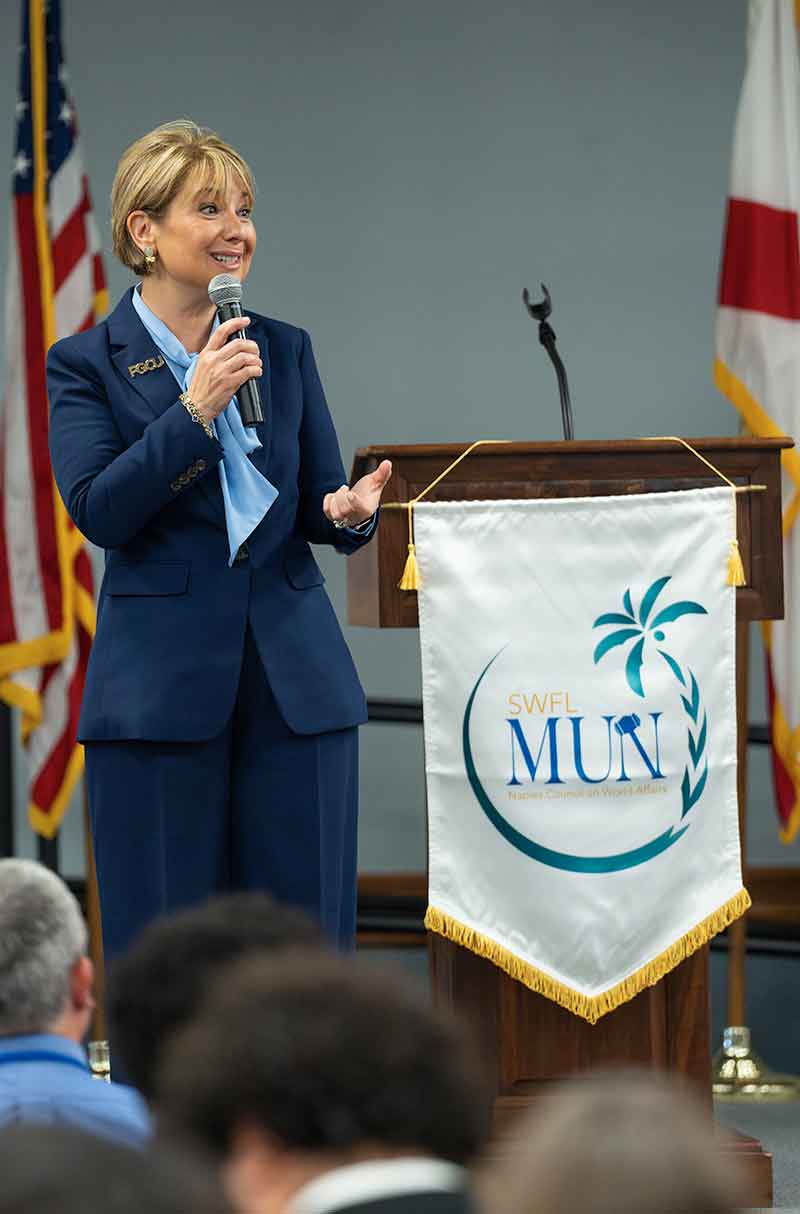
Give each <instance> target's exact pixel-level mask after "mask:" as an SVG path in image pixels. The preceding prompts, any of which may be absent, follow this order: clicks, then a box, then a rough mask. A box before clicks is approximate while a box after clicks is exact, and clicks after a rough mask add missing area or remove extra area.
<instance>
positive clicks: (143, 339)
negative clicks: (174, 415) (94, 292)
mask: <svg viewBox="0 0 800 1214" xmlns="http://www.w3.org/2000/svg"><path fill="white" fill-rule="evenodd" d="M132 294H133V288H132V289H131V290H130V291H128V292H127V293H126V294H125V295H124V296H123V297H122V299H121V300H120V301H119V303H118V304H117V306H116V308H115V309H114V311H113V312H112V313H111V316H109V318H108V335H109V340H110V342H111V347H112V350H111V360H112V362H113V363H114V366H115V367H116V368H117V371H118V372H119V374H120V377H121V379H123V380H124V382H125V383H126V384H127V385H128V386H129V387H130V388H132V389H133V391H134V392H135V393H136V394H137V396H138V397H139V398H140V400H142V401H143V402H144V404H145V405H146V406H147V410H148V412H149V414H150V415H151V417H160V416H161V414H162V413H163V412H164V410H165V409H168V408H169V406H170V405H172V404H174V403H175V401H176V400H177V399H178V397H179V396H180V394H181V389H180V388H179V386H178V384H177V382H176V380H175V376H174V375H173V374H172V372H171V371H170V369H169V367H168V366H167V363H166V362H165V360H164V356H163V355H162V353H161V351H160V350H159V349H158V346H157V345H156V343H155V342H154V341H153V339H152V337H151V336H150V334H149V333H148V332H147V329H145V327H144V325H143V324H142V322H141V321H140V320H139V317H138V316H137V315H136V310H135V308H134V306H133V304H132V302H131V295H132Z"/></svg>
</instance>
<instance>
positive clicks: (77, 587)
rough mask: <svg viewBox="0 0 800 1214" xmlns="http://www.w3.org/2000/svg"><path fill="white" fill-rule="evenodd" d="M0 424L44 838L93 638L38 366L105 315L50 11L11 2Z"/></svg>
mask: <svg viewBox="0 0 800 1214" xmlns="http://www.w3.org/2000/svg"><path fill="white" fill-rule="evenodd" d="M19 58H20V62H19V90H18V95H17V104H16V141H15V152H14V163H13V170H12V208H11V235H10V240H9V249H10V257H9V267H8V274H7V282H6V356H7V372H6V385H5V400H4V404H3V412H2V418H1V419H0V697H2V699H3V700H5V702H6V703H7V704H11V705H16V706H18V707H19V708H21V710H22V737H23V741H24V743H25V746H26V750H27V754H28V763H29V774H30V788H29V797H28V800H29V816H30V820H31V824H32V826H33V827H34V829H35V830H36V831H38V832H39V834H41V835H44V836H46V837H47V838H52V837H53V836H54V835H55V833H56V831H57V829H58V825H59V822H60V821H61V818H62V816H63V814H64V811H65V810H66V808H67V805H68V804H69V800H70V796H71V793H72V791H73V788H74V787H75V784H76V782H77V781H78V779H79V778H80V776H81V773H82V771H83V749H82V747H81V746H79V745H78V744H77V743H76V741H75V732H76V726H77V721H78V713H79V709H80V702H81V696H82V693H83V684H84V675H85V671H86V662H87V659H88V655H89V648H90V645H91V638H92V636H93V635H94V626H95V608H94V596H93V587H92V570H91V565H90V561H89V556H88V553H87V552H86V549H85V546H84V539H83V536H82V535H81V534H80V533H79V532H78V531H77V530H76V529H75V527H74V526H73V525H72V522H71V521H70V519H69V517H68V516H67V513H66V510H65V509H64V506H63V504H62V502H61V498H60V497H59V494H58V490H57V489H56V486H55V482H54V480H53V474H52V471H51V468H50V460H49V456H48V447H47V416H48V407H47V391H46V386H45V356H46V353H47V350H48V347H49V346H50V345H51V344H52V342H54V341H56V340H57V339H58V338H61V337H65V336H67V335H68V334H70V333H75V332H78V331H79V330H81V329H86V328H88V327H89V326H91V325H92V324H94V323H95V321H96V320H97V319H98V317H99V316H100V315H101V314H102V312H104V311H105V310H106V309H107V293H106V290H105V278H104V274H103V267H102V263H101V258H100V252H99V242H98V238H97V233H96V229H95V225H94V221H93V218H92V211H91V203H90V200H89V186H88V181H87V178H86V174H85V172H84V168H83V161H82V157H81V152H80V145H79V142H78V131H77V126H76V122H75V109H74V106H73V104H72V99H71V97H70V93H69V89H68V85H67V72H66V69H65V67H64V59H63V55H62V51H61V5H60V0H23V4H22V38H21V44H20V48H19Z"/></svg>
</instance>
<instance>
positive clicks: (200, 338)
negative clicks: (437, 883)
mask: <svg viewBox="0 0 800 1214" xmlns="http://www.w3.org/2000/svg"><path fill="white" fill-rule="evenodd" d="M254 194H255V187H254V182H253V176H252V173H251V171H250V169H249V167H248V165H247V164H246V162H245V161H244V160H243V159H242V157H241V156H240V155H239V154H238V153H237V152H236V151H235V150H234V149H233V148H231V147H229V146H228V145H227V144H226V143H225V142H223V140H221V139H220V138H219V137H218V136H217V135H215V134H213V133H212V132H209V131H206V130H203V129H201V128H199V127H197V126H195V125H194V123H190V122H173V123H168V124H166V125H164V126H161V127H158V128H157V129H156V130H155V131H152V132H151V133H150V134H148V135H145V136H144V137H143V138H141V139H139V140H137V142H136V143H134V144H133V145H132V146H131V147H130V148H129V149H128V150H127V151H126V152H125V154H124V155H123V157H122V159H121V161H120V163H119V166H118V169H117V173H116V177H115V180H114V186H113V190H112V199H111V201H112V227H113V242H114V251H115V253H116V254H117V256H118V257H119V258H120V260H121V261H122V262H123V263H124V264H125V265H126V266H128V267H129V268H130V269H131V270H133V272H134V273H135V274H137V275H139V276H140V277H141V283H140V284H138V285H136V286H134V287H133V288H131V289H130V290H129V291H128V292H127V293H126V294H125V295H124V296H123V298H122V299H121V300H120V302H119V304H118V305H117V307H116V308H115V310H114V311H113V312H112V313H111V315H110V316H109V317H108V318H107V319H106V320H104V321H103V322H102V323H101V324H99V325H96V326H95V327H94V328H92V329H89V330H88V331H86V332H83V333H79V334H77V335H75V336H73V337H68V338H66V339H64V340H63V341H59V342H57V343H56V344H55V345H54V346H53V347H52V348H51V350H50V353H49V356H48V364H47V376H48V390H49V394H50V403H51V419H50V449H51V458H52V462H53V470H54V474H55V478H56V482H57V484H58V487H59V490H60V492H61V496H62V497H63V499H64V502H65V505H66V507H67V510H68V511H69V514H70V516H71V518H72V519H73V521H74V522H75V525H76V526H77V527H78V528H79V530H80V531H81V532H82V533H83V534H84V535H85V536H87V537H88V539H90V540H91V541H92V542H93V543H95V544H98V545H99V546H100V547H102V548H104V549H105V550H106V569H105V576H104V578H103V584H102V587H101V589H100V597H99V603H98V615H97V633H96V636H95V641H94V646H93V649H92V655H91V660H90V663H89V670H88V675H87V681H86V689H85V693H84V700H83V708H82V713H81V718H80V725H79V733H78V736H79V738H80V740H81V741H82V742H83V743H84V744H85V748H86V773H87V785H88V793H89V809H90V816H91V823H92V833H93V838H94V847H95V858H96V863H97V872H98V882H99V888H100V901H101V910H102V918H103V937H104V944H105V948H106V951H107V955H112V956H113V955H114V954H117V953H119V952H120V951H121V950H122V949H124V948H125V947H126V945H127V944H128V942H129V941H130V940H131V938H132V937H133V936H134V935H135V934H136V933H137V932H138V931H139V930H140V928H141V927H143V926H144V924H145V923H146V922H147V921H148V920H149V919H150V918H152V916H153V915H155V914H157V913H160V912H162V911H168V910H172V909H173V908H175V907H179V906H183V905H186V904H188V903H192V902H197V901H200V900H202V899H204V898H205V897H207V896H208V895H209V894H211V893H214V892H216V891H220V890H226V889H266V890H269V891H270V892H271V893H273V894H274V895H275V896H276V897H277V898H280V899H282V900H284V901H288V902H291V903H294V904H296V905H298V906H301V907H303V908H304V909H305V910H307V911H309V912H310V913H312V914H313V915H315V916H316V917H317V918H318V919H319V921H320V923H321V924H322V927H323V929H324V931H325V932H326V934H327V935H328V936H329V937H330V938H332V939H333V940H335V941H336V942H338V944H339V945H340V946H341V947H344V948H346V947H348V946H350V944H351V942H352V938H353V933H354V927H355V881H356V812H357V790H358V770H357V758H358V753H357V728H356V727H357V726H358V725H359V723H361V722H362V721H364V720H365V719H366V704H365V700H364V694H363V691H362V689H361V686H360V684H359V681H358V677H357V675H356V672H355V668H354V666H353V663H352V659H351V657H350V654H349V652H348V650H347V647H346V645H345V642H344V639H343V637H342V634H341V631H340V629H339V626H338V624H337V621H336V617H335V615H334V612H333V609H332V607H331V604H330V602H329V600H328V597H327V594H326V593H325V590H324V588H323V580H324V579H323V576H322V574H321V572H320V570H319V568H318V566H317V564H316V562H315V560H314V557H313V555H312V553H311V549H310V548H309V542H311V543H314V544H333V546H334V547H335V548H337V549H338V550H339V551H340V552H343V553H350V552H353V551H355V549H357V548H359V547H360V546H361V545H362V544H365V543H367V542H368V540H369V538H370V536H371V534H372V532H373V531H374V529H375V526H376V523H377V519H376V517H375V514H376V511H377V508H378V503H379V499H380V495H381V491H382V489H383V487H384V485H385V484H386V481H387V480H388V478H389V475H390V473H391V465H390V464H389V463H388V461H384V462H383V463H382V464H381V465H380V467H378V468H377V469H376V470H375V471H374V472H372V473H370V474H369V475H367V476H365V477H364V478H363V479H362V480H360V481H359V482H358V483H357V484H356V485H354V486H353V487H352V488H348V487H347V485H346V484H343V481H344V479H345V478H344V469H343V466H342V461H341V456H340V454H339V447H338V442H337V439H336V434H335V432H334V428H333V423H332V421H331V417H330V414H329V412H328V408H327V405H326V403H325V396H324V394H323V391H322V385H321V384H320V380H319V376H318V374H317V368H316V365H315V362H314V355H313V353H312V350H311V342H310V340H309V337H308V334H307V333H305V332H304V330H302V329H297V328H294V326H292V325H289V324H284V323H282V322H281V321H277V320H269V319H267V318H266V317H264V316H258V315H256V314H255V313H252V314H251V315H250V316H249V318H245V319H244V320H242V319H234V320H228V321H225V322H224V323H222V324H219V323H218V317H217V313H216V309H215V307H214V305H213V304H212V303H211V301H210V300H209V296H208V286H209V282H210V280H211V279H212V278H214V277H215V276H216V275H218V274H229V275H233V276H234V277H235V278H237V279H239V280H240V281H242V280H244V279H245V278H246V276H247V273H248V270H249V269H250V265H251V262H252V259H253V254H254V252H255V248H256V232H255V227H254V225H253V218H252V206H253V199H254ZM242 329H245V330H246V338H233V337H232V335H233V334H234V333H235V332H237V331H239V330H242ZM251 379H254V380H256V382H257V383H258V385H259V391H260V396H261V400H262V408H263V414H264V420H263V422H260V423H258V424H256V425H255V426H252V427H245V426H244V425H243V423H242V418H241V414H240V411H239V406H238V401H237V397H236V393H237V391H239V390H240V389H241V387H242V385H243V384H244V383H245V382H246V381H247V380H251Z"/></svg>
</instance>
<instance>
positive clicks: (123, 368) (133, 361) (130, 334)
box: [108, 288, 266, 522]
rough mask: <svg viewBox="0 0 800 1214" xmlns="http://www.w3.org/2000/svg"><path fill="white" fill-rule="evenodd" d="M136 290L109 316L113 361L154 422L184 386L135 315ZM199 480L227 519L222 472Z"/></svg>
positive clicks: (215, 509) (173, 401) (205, 492)
mask: <svg viewBox="0 0 800 1214" xmlns="http://www.w3.org/2000/svg"><path fill="white" fill-rule="evenodd" d="M134 289H135V288H131V290H130V291H128V292H127V293H126V294H125V295H123V297H122V299H121V300H120V301H119V303H118V304H117V306H116V308H115V309H114V311H113V312H112V313H111V315H110V316H109V318H108V334H109V341H110V342H111V347H112V350H111V360H112V362H113V363H114V366H115V367H116V368H117V371H118V372H119V374H120V377H121V378H122V379H123V380H124V382H125V383H126V384H127V385H128V387H129V388H131V389H132V391H133V392H134V393H135V397H134V399H136V398H138V402H143V403H144V405H145V406H146V410H147V420H148V421H152V420H153V418H155V417H160V416H161V414H162V413H164V412H165V410H167V409H168V408H169V407H170V405H174V404H175V401H176V400H177V399H178V397H179V396H180V394H181V388H180V386H179V385H178V382H177V380H176V379H175V376H174V375H173V374H172V372H171V371H170V369H169V367H168V366H167V363H166V362H165V361H164V357H163V355H162V354H161V351H160V350H159V349H158V347H157V346H156V344H155V342H154V341H153V339H152V337H151V336H150V334H149V333H148V332H147V329H145V327H144V325H143V324H142V322H141V321H140V320H139V317H138V316H137V314H136V309H135V308H134V306H133V303H132V302H131V295H132V294H133V290H134ZM138 402H137V403H138ZM265 413H266V410H265ZM262 441H263V440H262ZM196 483H197V486H198V488H199V489H201V490H202V492H203V493H204V494H205V496H206V497H207V499H208V501H209V502H210V503H211V505H212V506H213V508H214V511H215V513H216V514H217V515H218V516H219V517H221V518H222V520H223V522H224V520H225V503H224V502H223V500H222V489H221V488H220V483H219V475H218V474H214V473H212V474H211V475H210V476H204V477H203V478H202V480H198V481H197V482H196Z"/></svg>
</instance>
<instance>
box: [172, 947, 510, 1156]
mask: <svg viewBox="0 0 800 1214" xmlns="http://www.w3.org/2000/svg"><path fill="white" fill-rule="evenodd" d="M488 1104H489V1101H488V1093H487V1091H486V1089H485V1087H484V1084H483V1081H482V1077H481V1076H480V1075H479V1074H478V1073H477V1071H476V1063H475V1060H474V1056H473V1052H472V1049H471V1043H470V1042H469V1040H468V1039H467V1038H466V1037H465V1036H464V1034H463V1032H462V1030H461V1028H460V1026H459V1025H457V1024H456V1023H455V1022H453V1021H452V1020H451V1019H450V1018H449V1017H446V1016H444V1015H443V1014H442V1013H440V1012H437V1011H435V1010H433V1009H432V1008H431V1007H430V1005H429V1004H428V1002H427V1001H426V999H425V997H424V995H423V992H422V991H421V990H420V991H418V990H416V989H412V987H411V984H410V983H409V981H408V980H407V979H403V980H401V979H400V977H399V976H395V975H393V974H387V973H383V972H380V971H376V970H375V969H374V968H373V969H364V968H362V967H361V966H360V965H359V964H358V963H357V962H356V961H354V960H352V959H349V958H340V957H334V956H325V955H322V954H316V955H312V954H308V955H306V956H303V955H302V954H293V955H291V956H288V955H287V956H286V957H285V958H283V959H281V960H277V959H276V960H274V961H257V960H247V961H244V962H242V963H240V964H239V965H237V966H236V968H235V969H233V970H230V971H229V972H228V973H227V974H226V975H225V980H224V983H222V984H219V985H218V986H217V987H216V989H215V990H214V992H213V993H212V996H211V998H210V999H209V1002H208V1004H207V1005H206V1007H205V1008H204V1010H203V1012H202V1013H201V1015H200V1016H199V1017H198V1019H197V1020H196V1021H195V1022H194V1023H193V1024H191V1025H190V1026H189V1027H188V1028H187V1029H186V1030H184V1032H183V1033H182V1034H181V1035H180V1036H179V1037H178V1038H176V1039H175V1040H174V1042H173V1046H172V1048H171V1049H170V1052H169V1054H168V1056H167V1059H166V1066H165V1067H164V1070H163V1072H162V1074H161V1077H160V1084H159V1108H160V1109H161V1111H162V1113H163V1114H164V1115H165V1117H166V1118H167V1120H168V1121H170V1122H172V1124H173V1125H175V1126H177V1127H178V1128H180V1129H182V1130H183V1131H184V1132H188V1133H189V1134H190V1135H193V1136H194V1137H196V1138H197V1139H198V1140H199V1141H200V1143H201V1144H202V1145H203V1146H204V1147H205V1148H206V1149H207V1150H209V1151H211V1153H212V1154H216V1155H217V1156H218V1157H219V1156H223V1157H224V1156H225V1155H226V1154H227V1153H228V1151H229V1149H230V1147H231V1144H232V1141H233V1139H234V1137H235V1135H236V1132H237V1130H238V1129H239V1128H240V1127H242V1126H245V1125H246V1126H248V1127H255V1128H256V1129H257V1130H258V1131H260V1132H262V1133H263V1134H264V1135H265V1136H267V1137H268V1138H269V1139H270V1140H271V1141H273V1142H277V1143H278V1144H279V1145H280V1147H281V1148H283V1149H285V1150H287V1151H293V1152H313V1153H315V1154H316V1155H317V1156H319V1155H320V1154H323V1155H324V1154H325V1153H330V1154H332V1155H334V1156H343V1155H344V1156H347V1155H351V1154H354V1153H357V1152H358V1151H359V1149H361V1148H363V1147H364V1145H365V1144H367V1145H369V1146H370V1148H371V1149H372V1150H376V1151H378V1152H380V1151H381V1150H383V1151H386V1152H388V1153H397V1152H400V1153H408V1154H424V1155H431V1156H434V1157H436V1158H438V1159H442V1160H448V1161H450V1162H453V1163H457V1164H464V1163H467V1162H468V1161H469V1160H470V1159H471V1158H472V1157H473V1156H474V1155H475V1154H476V1153H477V1151H478V1149H479V1148H480V1146H481V1145H482V1142H483V1140H484V1135H485V1133H486V1129H487V1114H488Z"/></svg>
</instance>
